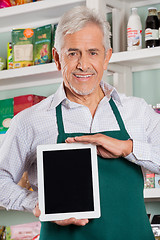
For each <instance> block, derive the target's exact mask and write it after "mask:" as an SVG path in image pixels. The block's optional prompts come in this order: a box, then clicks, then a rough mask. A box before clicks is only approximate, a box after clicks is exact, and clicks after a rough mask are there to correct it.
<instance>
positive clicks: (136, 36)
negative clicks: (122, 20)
mask: <svg viewBox="0 0 160 240" xmlns="http://www.w3.org/2000/svg"><path fill="white" fill-rule="evenodd" d="M127 39H128V47H133V46H139V47H141V46H142V30H135V29H133V28H127Z"/></svg>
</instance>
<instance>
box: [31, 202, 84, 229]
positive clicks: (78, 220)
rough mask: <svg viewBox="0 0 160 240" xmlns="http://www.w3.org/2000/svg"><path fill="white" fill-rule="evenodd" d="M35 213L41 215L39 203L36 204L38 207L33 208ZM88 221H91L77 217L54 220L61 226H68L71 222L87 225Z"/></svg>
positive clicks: (37, 215)
mask: <svg viewBox="0 0 160 240" xmlns="http://www.w3.org/2000/svg"><path fill="white" fill-rule="evenodd" d="M33 214H34V216H35V217H39V216H40V215H41V211H40V209H39V203H37V204H36V207H35V208H34V210H33ZM88 222H89V220H88V219H76V218H69V219H65V220H57V221H53V223H56V224H57V225H59V226H68V225H71V224H73V225H76V226H85V225H86V224H87V223H88Z"/></svg>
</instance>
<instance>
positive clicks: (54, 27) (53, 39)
mask: <svg viewBox="0 0 160 240" xmlns="http://www.w3.org/2000/svg"><path fill="white" fill-rule="evenodd" d="M57 26H58V23H56V24H54V25H53V31H52V62H54V57H53V50H54V43H55V34H56V29H57Z"/></svg>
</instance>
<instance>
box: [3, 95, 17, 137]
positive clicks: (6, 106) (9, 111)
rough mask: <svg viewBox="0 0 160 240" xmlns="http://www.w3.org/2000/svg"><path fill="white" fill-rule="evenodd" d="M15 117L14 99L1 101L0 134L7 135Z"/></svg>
mask: <svg viewBox="0 0 160 240" xmlns="http://www.w3.org/2000/svg"><path fill="white" fill-rule="evenodd" d="M13 116H14V113H13V98H9V99H4V100H0V134H4V133H6V131H7V130H8V128H9V126H10V122H11V119H12V118H13Z"/></svg>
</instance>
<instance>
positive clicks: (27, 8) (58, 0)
mask: <svg viewBox="0 0 160 240" xmlns="http://www.w3.org/2000/svg"><path fill="white" fill-rule="evenodd" d="M85 2H86V1H84V0H54V1H53V0H47V1H38V2H33V3H28V4H24V5H19V6H13V7H9V8H2V9H0V32H1V33H2V32H8V31H11V30H12V29H13V28H26V27H37V26H41V25H45V24H49V23H56V22H57V20H58V19H59V17H60V16H62V15H63V14H64V12H65V11H67V10H68V9H70V8H71V7H74V6H77V5H82V4H85Z"/></svg>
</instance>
